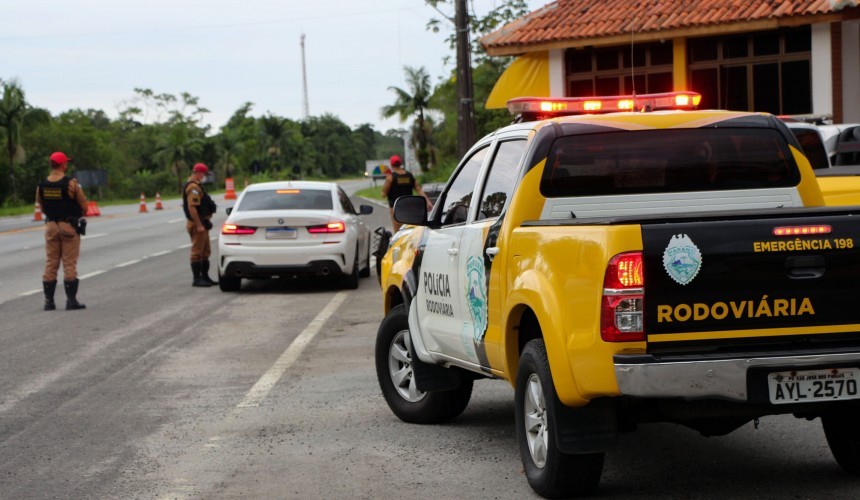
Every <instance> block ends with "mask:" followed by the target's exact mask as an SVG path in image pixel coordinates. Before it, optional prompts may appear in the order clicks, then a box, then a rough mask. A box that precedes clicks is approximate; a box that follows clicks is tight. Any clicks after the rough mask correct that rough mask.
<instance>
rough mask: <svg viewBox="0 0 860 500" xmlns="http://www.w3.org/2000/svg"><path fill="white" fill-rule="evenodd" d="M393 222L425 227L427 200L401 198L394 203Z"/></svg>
mask: <svg viewBox="0 0 860 500" xmlns="http://www.w3.org/2000/svg"><path fill="white" fill-rule="evenodd" d="M394 220H396V221H397V222H399V223H401V224H412V225H414V226H426V225H427V200H425V199H424V197H423V196H401V197H400V198H397V199H396V200H395V201H394Z"/></svg>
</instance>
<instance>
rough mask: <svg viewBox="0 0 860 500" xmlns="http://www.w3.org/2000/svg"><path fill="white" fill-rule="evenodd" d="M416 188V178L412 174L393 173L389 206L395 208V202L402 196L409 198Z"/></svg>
mask: <svg viewBox="0 0 860 500" xmlns="http://www.w3.org/2000/svg"><path fill="white" fill-rule="evenodd" d="M414 187H415V176H413V175H412V174H411V173H410V172H406V173H404V174H398V173H397V172H391V187H390V188H389V189H388V206H389V207H393V206H394V200H396V199H397V198H400V197H401V196H409V195H411V194H412V189H413V188H414Z"/></svg>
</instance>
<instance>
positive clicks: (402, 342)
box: [388, 330, 427, 403]
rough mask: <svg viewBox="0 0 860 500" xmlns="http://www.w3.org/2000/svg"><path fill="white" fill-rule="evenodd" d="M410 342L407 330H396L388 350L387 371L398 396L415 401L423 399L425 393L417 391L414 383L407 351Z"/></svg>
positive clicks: (411, 401) (410, 358)
mask: <svg viewBox="0 0 860 500" xmlns="http://www.w3.org/2000/svg"><path fill="white" fill-rule="evenodd" d="M411 344H412V339H411V338H410V336H409V330H401V331H399V332H397V335H395V336H394V340H393V341H392V342H391V347H390V348H389V350H388V373H389V375H390V376H391V382H392V383H393V384H394V388H395V389H396V390H397V393H398V394H399V395H400V397H401V398H403V399H404V400H406V401H408V402H410V403H417V402H418V401H421V400H422V399H424V396H426V395H427V393H426V392H422V391H419V390H418V387H417V386H416V385H415V375H414V373H413V372H412V355H411V354H410V352H409V348H410V347H411Z"/></svg>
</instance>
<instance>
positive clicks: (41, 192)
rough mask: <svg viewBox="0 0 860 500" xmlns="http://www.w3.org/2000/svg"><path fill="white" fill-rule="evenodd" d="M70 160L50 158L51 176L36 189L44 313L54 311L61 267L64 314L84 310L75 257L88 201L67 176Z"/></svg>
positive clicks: (57, 156) (62, 155) (59, 155)
mask: <svg viewBox="0 0 860 500" xmlns="http://www.w3.org/2000/svg"><path fill="white" fill-rule="evenodd" d="M68 168H69V157H67V156H66V155H65V153H62V152H60V151H57V152H56V153H53V154H51V173H50V174H49V175H48V177H47V178H45V179H42V181H41V182H40V183H39V186H38V187H37V188H36V200H37V201H38V202H39V205H41V207H42V212H43V213H44V214H45V255H46V261H45V273H44V274H43V275H42V288H43V289H44V292H45V310H46V311H53V310H54V309H56V308H57V306H56V304H54V291H56V289H57V272H58V271H59V269H60V262H62V263H63V286H64V288H65V289H66V310H75V309H84V308H86V306H85V305H84V304H81V303H80V302H78V299H77V294H78V283H79V281H78V267H77V266H78V256H80V253H81V235H80V234H79V231H81V232H82V231H83V230H82V229H81V226H80V224H79V221H80V220H81V216H82V215H83V214H85V213H86V212H87V198H86V196H84V190H83V189H81V186H80V185H79V184H78V181H77V180H75V179H72V178H71V177H69V176H67V175H66V170H68Z"/></svg>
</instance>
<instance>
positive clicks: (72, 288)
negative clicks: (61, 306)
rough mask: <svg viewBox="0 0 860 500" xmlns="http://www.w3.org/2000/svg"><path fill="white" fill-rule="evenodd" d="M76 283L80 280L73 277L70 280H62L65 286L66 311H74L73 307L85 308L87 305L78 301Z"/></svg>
mask: <svg viewBox="0 0 860 500" xmlns="http://www.w3.org/2000/svg"><path fill="white" fill-rule="evenodd" d="M78 283H80V280H78V279H77V278H76V279H73V280H72V281H64V282H63V285H64V286H65V287H66V311H74V310H75V309H86V308H87V306H85V305H83V304H81V303H80V302H78V299H77V295H78Z"/></svg>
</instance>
